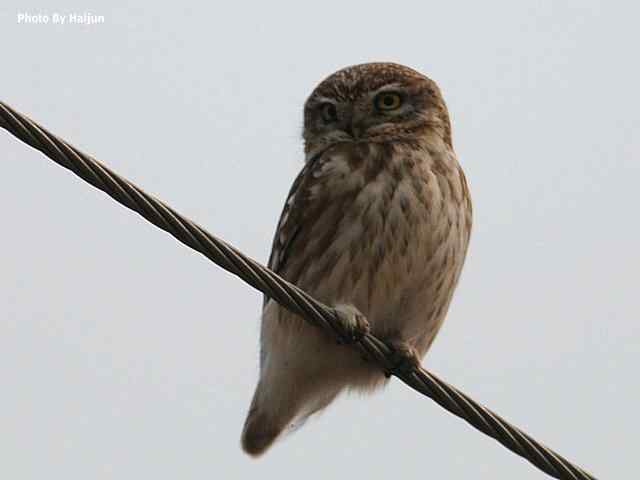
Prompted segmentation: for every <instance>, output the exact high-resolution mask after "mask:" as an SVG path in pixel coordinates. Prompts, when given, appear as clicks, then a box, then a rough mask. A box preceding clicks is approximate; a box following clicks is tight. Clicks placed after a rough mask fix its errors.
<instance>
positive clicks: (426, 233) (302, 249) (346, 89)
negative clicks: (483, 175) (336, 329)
mask: <svg viewBox="0 0 640 480" xmlns="http://www.w3.org/2000/svg"><path fill="white" fill-rule="evenodd" d="M303 137H304V143H305V154H306V160H305V165H304V167H303V169H302V171H301V172H300V174H299V175H298V177H297V178H296V180H295V181H294V183H293V187H292V188H291V191H290V192H289V197H288V199H287V201H286V204H285V206H284V210H283V212H282V216H281V218H280V222H279V224H278V228H277V231H276V235H275V239H274V242H273V247H272V251H271V257H270V259H269V267H270V268H271V269H273V270H274V271H275V272H277V273H278V274H279V275H281V276H282V277H284V278H285V279H287V280H288V281H290V282H292V283H294V284H295V285H297V286H298V287H300V288H302V289H303V290H305V291H306V292H308V293H309V294H311V295H312V296H314V297H315V298H316V299H318V300H320V301H322V302H324V303H327V304H331V305H334V306H336V307H337V309H338V311H339V312H340V313H339V315H338V318H339V320H340V321H341V322H344V323H345V331H349V332H353V337H354V338H355V339H357V336H358V335H362V334H363V333H366V332H367V331H368V330H370V331H371V332H372V333H373V334H374V335H376V336H378V337H379V338H383V339H386V340H388V341H389V344H390V345H393V346H394V350H395V351H397V352H398V353H399V358H400V361H399V363H398V368H402V365H403V364H406V363H407V362H409V363H412V362H419V360H420V359H421V358H422V357H424V355H425V354H426V352H427V350H428V349H429V346H430V345H431V343H432V341H433V339H434V337H435V336H436V334H437V332H438V330H439V328H440V326H441V325H442V321H443V320H444V317H445V315H446V313H447V309H448V307H449V303H450V302H451V297H452V295H453V291H454V289H455V286H456V284H457V282H458V278H459V276H460V272H461V270H462V265H463V263H464V259H465V255H466V251H467V245H468V242H469V235H470V232H471V198H470V196H469V190H468V188H467V183H466V180H465V177H464V173H463V172H462V169H461V168H460V165H459V164H458V161H457V158H456V154H455V152H454V150H453V146H452V141H451V124H450V121H449V115H448V112H447V108H446V106H445V103H444V100H443V98H442V95H441V93H440V90H439V88H438V87H437V85H436V84H435V83H434V82H433V81H432V80H430V79H428V78H427V77H425V76H424V75H422V74H420V73H418V72H416V71H414V70H412V69H410V68H408V67H404V66H401V65H397V64H392V63H370V64H363V65H356V66H352V67H348V68H345V69H343V70H340V71H338V72H336V73H334V74H333V75H331V76H330V77H328V78H327V79H325V80H324V81H323V82H322V83H321V84H320V85H318V87H317V88H316V89H315V90H314V91H313V93H312V94H311V96H310V97H309V98H308V100H307V102H306V104H305V109H304V134H303ZM360 312H362V313H361V314H360ZM385 373H386V375H385ZM389 373H390V372H383V371H382V370H380V368H379V367H377V366H376V365H372V364H369V363H367V362H365V361H363V359H362V358H361V357H360V356H359V355H358V353H357V352H356V351H355V349H351V348H349V347H347V346H343V345H337V344H336V341H335V339H334V338H330V337H329V336H328V335H327V333H325V332H323V331H321V330H320V329H318V328H314V327H313V326H310V325H309V324H307V323H306V322H305V321H304V320H303V319H302V318H300V317H298V316H297V315H295V314H293V313H291V312H289V311H288V310H286V309H284V308H283V307H281V306H280V305H278V304H277V303H275V302H274V301H271V300H269V299H265V304H264V306H263V312H262V328H261V351H260V379H259V381H258V385H257V387H256V391H255V394H254V396H253V401H252V403H251V406H250V408H249V413H248V416H247V419H246V422H245V425H244V431H243V432H242V446H243V448H244V450H245V451H246V452H247V453H249V454H251V455H260V454H262V453H263V452H264V451H266V450H267V449H268V448H269V447H270V446H271V445H272V444H273V442H274V441H275V440H276V439H277V438H278V437H279V436H280V435H281V434H282V432H283V431H285V430H289V429H292V428H294V427H296V426H299V425H301V424H302V423H303V422H304V421H305V420H306V419H307V418H308V417H309V416H310V415H312V414H314V413H316V412H318V411H320V410H322V409H323V408H325V407H326V406H328V405H329V404H330V403H331V402H332V401H333V400H334V399H335V398H336V397H337V396H338V394H339V393H340V392H342V391H344V390H345V389H347V390H348V389H356V390H360V391H371V390H373V389H375V388H376V387H378V386H381V385H384V383H385V381H386V378H387V376H388V374H389Z"/></svg>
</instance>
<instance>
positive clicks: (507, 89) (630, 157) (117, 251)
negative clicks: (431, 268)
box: [0, 0, 640, 480]
mask: <svg viewBox="0 0 640 480" xmlns="http://www.w3.org/2000/svg"><path fill="white" fill-rule="evenodd" d="M87 3H88V2H86V1H84V2H80V1H76V2H65V1H55V2H50V1H49V2H41V4H40V5H38V4H36V3H35V2H32V3H31V4H30V2H25V1H21V2H17V1H15V0H9V1H8V2H6V1H5V2H4V3H3V4H2V6H1V7H0V39H1V40H2V44H3V46H4V48H3V53H2V75H1V77H0V86H1V87H2V88H1V96H0V98H1V99H2V100H3V101H5V102H8V103H9V104H11V105H12V106H14V107H15V108H16V109H18V110H19V111H22V112H24V113H26V114H28V115H30V116H32V118H33V119H35V120H36V121H38V122H40V123H42V124H43V125H44V126H46V127H47V128H48V129H49V130H51V131H53V132H54V133H56V134H58V135H60V136H61V137H63V138H65V139H66V140H68V141H69V142H71V143H72V144H74V145H76V146H77V147H79V148H81V149H83V150H84V151H86V152H88V153H91V154H93V155H94V156H96V157H97V158H98V159H100V160H102V161H104V162H105V163H107V164H108V165H110V166H111V167H112V168H114V169H115V170H116V171H118V172H119V173H121V174H123V175H125V176H127V177H128V178H130V179H131V180H133V181H134V182H136V183H138V184H139V185H140V186H142V187H143V188H145V189H146V190H147V191H149V192H150V193H153V194H155V195H157V196H159V197H160V198H162V199H164V200H165V201H167V202H168V203H170V204H171V205H173V206H174V207H175V208H177V209H178V210H179V211H181V212H182V213H184V214H186V215H188V216H190V217H191V218H193V219H194V220H196V221H197V222H199V223H200V224H201V225H203V226H204V227H206V228H207V229H208V230H210V231H211V232H212V233H214V234H215V235H218V236H220V237H221V238H223V239H225V240H227V241H229V242H231V243H232V244H234V245H235V246H237V247H238V248H240V249H241V250H242V251H244V252H246V253H247V254H249V255H251V256H253V257H254V258H256V259H258V260H260V261H262V262H265V261H266V259H267V257H268V252H269V248H270V244H271V237H272V234H273V230H274V227H275V223H276V221H277V218H278V215H279V213H280V209H281V206H282V203H283V201H284V198H285V196H286V194H287V192H288V189H289V185H290V183H291V181H292V180H293V178H294V176H295V175H296V173H297V171H298V169H299V168H300V167H301V164H302V150H301V142H300V138H299V137H300V129H301V121H302V116H301V106H302V103H303V101H304V99H305V97H306V95H307V94H308V93H309V92H310V91H311V89H312V88H313V87H314V86H315V84H316V83H317V82H318V81H320V80H321V79H322V78H323V77H324V76H326V75H328V74H330V73H331V72H333V71H334V70H336V69H338V68H340V67H343V66H346V65H349V64H354V63H360V62H363V61H372V60H391V61H396V62H400V63H404V64H407V65H409V66H412V67H414V68H416V69H418V70H420V71H422V72H424V73H426V74H428V75H429V76H431V77H432V78H433V79H435V80H436V81H437V82H438V83H439V84H440V86H441V88H442V90H443V92H444V95H445V98H446V100H447V102H448V105H449V109H450V112H451V116H452V120H453V126H454V143H455V146H456V150H457V152H458V154H459V156H460V159H461V163H462V165H463V167H464V169H465V171H466V173H467V176H468V178H469V182H470V186H471V190H472V195H473V200H474V206H475V212H474V213H475V218H474V220H475V225H474V232H473V235H472V241H471V247H470V252H469V257H468V260H467V264H466V266H465V270H464V272H463V278H462V282H461V284H460V286H459V288H458V290H457V293H456V296H455V299H454V302H453V305H452V308H451V310H450V313H449V316H448V319H447V321H446V322H445V325H444V327H443V329H442V331H441V333H440V335H439V337H438V338H437V340H436V342H435V344H434V346H433V348H432V350H431V351H430V353H429V354H428V356H427V358H426V361H425V363H426V365H427V367H428V368H429V369H430V370H432V371H433V372H434V373H436V374H438V375H439V376H441V377H442V378H444V379H446V380H447V381H449V382H451V383H453V384H454V385H456V386H458V387H459V388H461V389H462V390H463V391H465V392H467V393H468V394H470V395H471V396H472V397H474V398H475V399H477V400H479V401H482V402H483V403H484V404H485V405H487V406H488V407H490V408H492V409H494V410H495V411H496V412H498V413H500V414H501V415H503V416H505V417H506V418H508V419H510V420H511V421H513V422H514V423H515V424H516V425H518V426H520V427H521V428H523V429H525V430H526V431H527V432H528V433H530V434H531V435H533V436H534V437H535V438H537V439H538V440H540V441H542V442H544V443H546V444H547V445H549V446H551V447H553V448H554V449H556V450H557V451H558V452H559V453H561V454H562V455H565V456H567V457H568V458H569V459H571V460H573V461H575V462H577V463H578V464H579V465H581V466H583V467H585V468H586V469H588V470H590V471H592V472H593V473H594V474H596V475H598V476H600V477H601V478H625V477H626V478H628V477H629V475H630V474H631V472H635V471H637V465H636V464H635V462H636V460H637V458H636V457H637V431H638V426H639V425H638V417H637V413H636V411H637V405H638V402H639V401H640V390H639V388H638V376H637V369H638V362H639V360H640V353H639V352H638V343H639V342H640V326H639V322H638V316H639V315H638V314H639V312H640V300H639V296H638V292H637V284H638V280H637V279H638V276H637V272H638V270H639V269H640V258H639V255H638V244H639V243H640V228H639V224H640V221H639V220H638V213H637V207H638V205H639V203H640V192H639V190H638V187H637V185H638V177H639V175H640V156H639V154H638V152H639V151H640V135H638V127H639V126H640V113H639V110H638V94H637V88H638V85H639V84H640V69H639V68H638V62H637V45H638V44H639V43H640V38H639V37H640V35H639V34H638V33H637V18H638V15H639V14H640V10H639V9H638V7H637V6H636V5H635V4H632V3H631V2H604V1H603V2H594V1H575V2H559V1H555V2H552V1H547V2H528V3H529V4H530V6H529V7H524V6H522V5H523V3H524V2H506V1H505V2H497V1H485V2H432V3H433V4H432V5H430V4H429V2H421V3H420V5H418V2H406V1H399V0H396V1H394V2H391V3H379V4H375V3H374V2H366V3H364V2H363V3H361V4H356V3H355V2H354V3H344V2H338V1H335V0H324V1H322V2H315V3H313V4H311V3H310V4H307V5H302V4H301V3H302V2H299V3H298V4H296V5H293V2H291V4H289V2H287V3H286V4H285V3H279V4H278V3H274V2H262V3H261V4H260V5H258V4H257V2H256V4H251V3H248V2H243V1H234V2H231V3H229V4H226V5H224V6H223V5H216V4H214V3H213V2H203V3H202V4H201V5H198V6H193V7H188V6H183V5H178V4H176V3H175V2H173V5H172V6H169V7H167V6H163V5H158V4H156V2H151V1H147V2H140V3H141V5H140V6H135V7H134V6H131V5H127V4H128V3H129V2H123V1H114V2H110V4H109V6H107V5H106V3H105V4H97V2H96V5H95V6H91V7H88V6H87ZM72 12H78V13H85V12H90V13H91V14H94V15H103V16H104V17H105V21H104V23H103V24H99V25H92V26H83V25H69V24H66V25H53V24H52V23H51V21H50V23H49V24H47V25H43V24H28V25H25V24H18V23H17V15H18V13H29V14H37V13H43V14H47V15H49V16H52V15H53V14H54V13H59V14H63V15H68V14H69V13H72ZM0 152H1V155H2V157H3V160H4V161H3V166H4V168H3V173H2V175H1V177H2V188H0V216H1V217H2V219H3V234H2V236H1V240H0V247H1V248H0V271H1V272H2V273H1V274H0V311H1V312H3V314H2V316H1V317H0V384H1V385H2V394H0V452H2V459H1V460H0V477H2V478H12V479H41V478H45V477H46V478H66V479H85V478H96V479H103V478H104V479H107V478H131V479H140V478H153V479H174V478H224V479H236V478H237V479H241V478H248V477H249V476H252V477H253V478H256V477H258V476H259V477H260V478H265V479H272V478H273V479H281V478H305V479H309V480H311V479H326V478H344V477H346V476H347V475H350V474H351V475H358V476H363V478H368V479H372V480H373V479H387V478H389V476H390V475H394V476H399V475H402V477H403V478H409V479H413V478H416V479H417V478H448V479H466V478H470V477H472V476H473V477H474V478H519V479H523V480H526V479H538V478H546V477H545V475H544V474H543V473H541V472H539V471H538V470H536V469H535V468H534V467H532V466H530V465H529V464H528V463H527V462H526V461H524V460H522V459H520V458H519V457H517V456H515V455H513V454H512V453H510V452H509V451H507V450H506V449H504V448H503V447H502V446H500V445H499V444H498V443H496V442H495V441H494V440H492V439H489V438H488V437H485V436H484V435H482V434H481V433H479V432H477V431H475V430H474V429H473V428H472V427H470V426H468V425H467V424H466V423H464V422H463V421H461V420H459V419H457V418H456V417H454V416H452V415H450V414H449V413H447V412H446V411H444V410H442V409H441V408H440V407H438V406H437V405H436V404H434V403H433V402H431V401H430V400H428V399H426V398H422V397H420V396H419V395H418V394H416V393H414V392H413V391H411V390H410V389H408V388H407V387H405V386H404V385H403V384H402V383H400V382H399V381H397V380H394V381H393V382H392V384H391V385H390V386H389V388H387V389H386V390H384V391H383V392H381V393H379V394H377V395H375V396H372V397H367V398H360V397H346V398H343V399H342V400H341V401H339V402H337V403H336V404H334V405H333V406H332V408H330V409H329V410H328V411H327V412H326V413H325V414H323V415H322V416H320V417H319V418H317V419H315V420H313V421H311V422H310V423H309V424H307V425H306V426H305V428H303V429H302V430H301V431H299V432H297V433H296V434H295V435H292V436H290V437H289V438H287V439H286V440H285V441H284V442H281V443H279V444H277V445H276V446H275V447H274V448H273V450H271V451H270V452H269V453H268V454H267V455H266V456H265V457H263V458H262V459H260V460H258V461H254V460H251V459H249V458H248V457H247V456H245V455H244V454H243V453H242V452H241V450H240V447H239V435H240V429H241V426H242V422H243V419H244V415H245V413H246V409H247V407H248V403H249V400H250V396H251V393H252V390H253V387H254V382H255V380H256V376H257V362H258V360H257V352H258V319H259V310H260V305H261V297H260V295H259V294H258V293H257V292H256V291H254V290H252V289H251V288H250V287H248V286H246V285H245V284H244V283H242V282H241V281H240V280H238V279H236V278H235V277H232V276H231V275H229V274H227V273H225V272H223V271H222V270H220V269H219V268H217V267H216V266H214V265H213V264H211V263H210V262H208V261H207V260H206V259H205V258H204V257H202V256H200V255H199V254H196V253H193V252H191V251H190V250H189V249H187V248H186V247H183V246H181V245H179V244H177V243H176V241H174V240H173V239H172V238H171V237H169V236H168V235H167V234H165V233H163V232H161V231H159V230H157V229H156V228H155V227H153V226H151V225H150V224H148V223H146V222H145V221H143V220H142V219H141V218H140V217H138V216H137V215H135V214H133V213H130V212H129V211H127V210H126V209H124V208H123V207H120V206H119V205H117V204H116V203H114V202H113V201H112V200H110V199H109V198H108V197H106V196H105V195H104V194H102V193H100V192H97V191H96V190H94V189H93V188H92V187H90V186H89V185H88V184H86V183H84V182H82V181H81V180H80V179H78V178H76V177H74V176H73V175H71V174H70V173H68V172H67V171H65V170H64V169H62V168H60V167H58V166H56V165H55V164H53V163H52V162H51V161H50V160H48V159H46V158H45V157H43V156H42V155H41V154H39V153H37V152H35V151H33V150H31V149H30V148H29V147H27V146H26V145H24V144H22V143H20V142H19V141H17V140H16V139H14V138H13V137H11V136H10V135H9V134H6V133H5V132H0Z"/></svg>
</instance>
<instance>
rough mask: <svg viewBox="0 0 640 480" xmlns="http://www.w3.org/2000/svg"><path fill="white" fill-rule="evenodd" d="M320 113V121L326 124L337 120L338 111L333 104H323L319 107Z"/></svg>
mask: <svg viewBox="0 0 640 480" xmlns="http://www.w3.org/2000/svg"><path fill="white" fill-rule="evenodd" d="M320 112H321V113H322V119H323V120H324V121H325V122H326V123H331V122H335V121H336V120H338V110H337V109H336V106H335V105H334V104H333V103H328V102H327V103H323V104H322V105H321V106H320Z"/></svg>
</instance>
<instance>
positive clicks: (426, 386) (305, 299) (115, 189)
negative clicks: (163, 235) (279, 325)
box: [0, 102, 595, 480]
mask: <svg viewBox="0 0 640 480" xmlns="http://www.w3.org/2000/svg"><path fill="white" fill-rule="evenodd" d="M0 127H2V128H4V129H5V130H7V131H8V132H9V133H11V134H12V135H14V136H16V137H17V138H18V139H20V140H21V141H23V142H24V143H26V144H28V145H30V146H32V147H33V148H35V149H37V150H40V151H41V152H42V153H44V154H45V155H46V156H47V157H49V158H50V159H51V160H53V161H54V162H56V163H58V164H59V165H61V166H63V167H65V168H67V169H69V170H71V171H72V172H73V173H75V174H76V175H78V176H79V177H80V178H82V179H83V180H85V181H86V182H88V183H90V184H91V185H93V186H94V187H96V188H97V189H99V190H102V191H103V192H105V193H106V194H107V195H109V196H110V197H112V198H113V199H114V200H115V201H117V202H118V203H121V204H122V205H124V206H126V207H127V208H129V209H131V210H133V211H135V212H137V213H139V214H140V215H142V216H143V217H144V218H145V219H147V220H148V221H149V222H151V223H153V224H154V225H156V226H157V227H158V228H160V229H162V230H164V231H166V232H168V233H170V234H171V235H173V236H174V237H175V238H176V239H177V240H178V241H180V242H182V243H184V244H185V245H187V246H189V247H191V248H192V249H194V250H197V251H198V252H200V253H202V254H203V255H204V256H206V257H207V258H209V259H210V260H212V261H213V262H214V263H216V264H217V265H218V266H220V267H222V268H223V269H225V270H226V271H228V272H230V273H233V274H235V275H237V276H238V277H240V278H241V279H242V280H244V281H245V282H247V283H248V284H249V285H251V286H252V287H254V288H256V289H257V290H260V291H261V292H263V293H264V294H265V295H267V296H269V297H271V298H272V299H274V300H275V301H277V302H278V303H279V304H281V305H282V306H284V307H285V308H287V309H289V310H290V311H292V312H294V313H296V314H298V315H300V316H302V317H303V318H304V319H305V320H307V321H308V322H309V323H311V324H313V325H316V326H318V327H320V328H322V329H324V330H325V331H327V332H329V333H330V334H332V335H335V336H336V337H337V339H338V340H339V341H342V342H344V341H345V339H346V337H347V336H348V332H345V331H343V328H342V326H341V325H342V324H341V323H340V322H339V321H338V318H337V315H336V312H335V310H334V309H332V308H330V307H328V306H327V305H324V304H322V303H320V302H318V301H317V300H315V299H313V298H312V297H311V296H310V295H308V294H307V293H305V292H304V291H302V290H300V289H299V288H297V287H296V286H295V285H292V284H291V283H289V282H287V281H286V280H284V279H282V278H280V277H279V276H278V275H277V274H275V273H274V272H272V271H271V270H269V269H268V268H266V267H264V266H262V265H260V264H259V263H258V262H256V261H255V260H252V259H251V258H249V257H247V256H245V255H244V254H242V253H241V252H239V251H238V250H237V249H235V248H234V247H232V246H231V245H229V244H227V243H225V242H224V241H222V240H220V239H218V238H216V237H215V236H213V235H212V234H210V233H209V232H207V231H206V230H204V229H203V228H202V227H200V226H198V225H196V224H195V223H194V222H192V221H191V220H189V219H187V218H185V217H183V216H182V215H180V214H179V213H178V212H176V211H175V210H173V209H172V208H171V207H169V206H168V205H166V204H165V203H163V202H161V201H160V200H158V199H156V198H154V197H153V196H151V195H149V194H148V193H146V192H144V191H143V190H142V189H140V188H139V187H137V186H136V185H134V184H133V183H131V182H129V181H128V180H127V179H126V178H123V177H121V176H120V175H118V174H117V173H115V172H114V171H112V170H110V169H109V168H107V167H106V166H105V165H103V164H102V163H100V162H99V161H97V160H96V159H94V158H93V157H91V156H89V155H87V154H85V153H82V152H81V151H79V150H78V149H76V148H74V147H73V146H71V145H70V144H68V143H67V142H65V141H64V140H62V139H60V138H58V137H56V136H55V135H53V134H51V133H50V132H48V131H47V130H46V129H45V128H43V127H41V126H40V125H38V124H37V123H35V122H34V121H32V120H31V119H29V118H27V117H26V116H24V115H22V114H20V113H18V112H16V111H15V110H13V109H12V108H11V107H9V106H8V105H6V104H5V103H3V102H0ZM350 346H351V347H353V348H357V349H358V350H359V351H360V353H361V354H362V355H363V356H364V357H365V358H367V359H368V360H370V361H374V362H377V363H378V365H380V367H381V369H383V370H384V371H391V372H392V373H393V374H394V375H395V376H397V377H398V378H400V379H401V380H402V381H403V382H404V383H406V384H407V385H408V386H410V387H411V388H413V389H414V390H416V391H417V392H420V393H422V394H423V395H425V396H427V397H429V398H431V399H432V400H434V401H435V402H436V403H437V404H438V405H440V406H441V407H443V408H445V409H446V410H448V411H449V412H451V413H452V414H454V415H456V416H458V417H460V418H462V419H464V420H466V421H467V422H468V423H470V424H471V425H473V426H474V427H475V428H476V429H478V430H480V431H481V432H483V433H484V434H486V435H489V436H490V437H493V438H494V439H496V440H497V441H498V442H500V443H501V444H502V445H504V446H505V447H507V448H508V449H509V450H511V451H512V452H514V453H516V454H517V455H520V456H521V457H523V458H526V459H527V460H529V461H530V462H531V463H532V464H533V465H535V466H536V467H538V468H539V469H540V470H542V471H544V472H546V473H547V474H549V475H550V476H552V477H554V478H558V479H563V480H564V479H566V480H586V479H589V480H595V477H593V476H592V475H591V474H589V473H588V472H586V471H584V470H582V469H581V468H580V467H578V466H576V465H574V464H572V463H571V462H570V461H568V460H567V459H565V458H563V457H561V456H560V455H558V454H557V453H555V452H554V451H552V450H551V449H549V448H547V447H545V446H544V445H542V444H540V443H538V442H537V441H536V440H534V439H533V438H531V437H530V436H529V435H527V434H526V433H524V432H523V431H521V430H520V429H518V428H517V427H515V426H513V425H511V424H510V423H508V422H507V421H506V420H504V419H503V418H501V417H500V416H498V415H496V414H495V413H493V412H492V411H491V410H489V409H487V408H485V407H483V406H482V405H480V404H479V403H477V402H475V401H474V400H473V399H471V398H469V397H468V396H467V395H465V394H464V393H462V392H461V391H459V390H458V389H456V388H455V387H453V386H451V385H449V384H448V383H446V382H444V381H443V380H441V379H439V378H438V377H437V376H435V375H434V374H432V373H430V372H428V371H426V370H424V369H423V368H413V369H410V370H398V371H394V370H393V369H394V356H393V351H392V349H391V348H390V347H389V346H388V345H387V344H385V343H384V342H382V341H381V340H380V339H378V338H376V337H375V336H373V335H371V334H366V335H365V336H364V337H362V338H361V339H359V340H357V341H355V342H353V343H352V345H350ZM345 348H349V347H348V346H345Z"/></svg>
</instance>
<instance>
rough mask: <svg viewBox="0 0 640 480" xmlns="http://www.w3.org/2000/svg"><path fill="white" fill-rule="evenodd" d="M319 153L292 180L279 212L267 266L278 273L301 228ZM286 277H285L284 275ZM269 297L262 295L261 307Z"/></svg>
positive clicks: (284, 264) (281, 269)
mask: <svg viewBox="0 0 640 480" xmlns="http://www.w3.org/2000/svg"><path fill="white" fill-rule="evenodd" d="M320 157H321V155H316V156H315V157H313V158H311V159H310V160H309V161H308V162H307V163H306V164H305V166H304V167H303V168H302V170H300V173H299V174H298V176H297V177H296V179H295V180H294V181H293V185H292V186H291V189H290V190H289V195H288V196H287V200H286V202H285V204H284V208H283V209H282V213H281V214H280V220H279V221H278V227H277V228H276V233H275V236H274V238H273V244H272V246H271V254H270V255H269V263H268V264H267V265H268V267H269V268H270V269H271V270H273V271H274V272H276V273H277V274H278V275H281V276H284V275H283V273H284V270H285V266H286V263H287V259H288V257H289V255H290V253H291V251H292V249H293V248H292V246H293V244H294V242H295V241H296V239H297V238H299V234H300V232H301V230H302V226H303V216H304V213H305V211H307V206H308V203H309V201H310V198H309V194H308V191H309V186H310V185H309V183H310V180H311V179H312V178H313V172H314V171H315V170H316V169H317V168H319V166H320V165H321V163H322V162H321V161H319V158H320ZM285 278H286V277H285ZM268 301H269V297H268V296H267V295H265V296H264V301H263V303H262V307H263V308H264V306H265V305H266V304H267V302H268Z"/></svg>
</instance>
